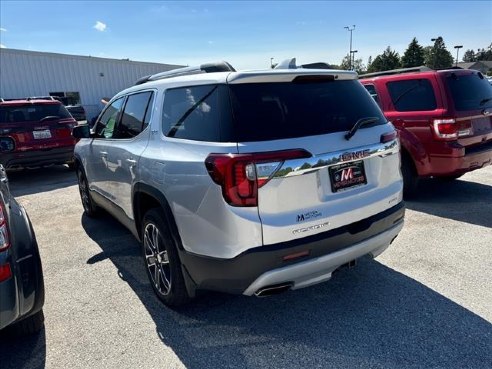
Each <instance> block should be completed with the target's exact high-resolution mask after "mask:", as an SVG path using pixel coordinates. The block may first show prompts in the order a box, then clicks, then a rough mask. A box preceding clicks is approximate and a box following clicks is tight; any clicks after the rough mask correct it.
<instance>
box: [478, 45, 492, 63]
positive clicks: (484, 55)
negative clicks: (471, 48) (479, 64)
mask: <svg viewBox="0 0 492 369" xmlns="http://www.w3.org/2000/svg"><path fill="white" fill-rule="evenodd" d="M475 56H476V58H477V60H476V61H483V60H492V44H490V45H489V47H488V48H487V50H485V49H479V50H477V53H476V54H475Z"/></svg>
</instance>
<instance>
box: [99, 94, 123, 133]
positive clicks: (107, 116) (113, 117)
mask: <svg viewBox="0 0 492 369" xmlns="http://www.w3.org/2000/svg"><path fill="white" fill-rule="evenodd" d="M123 100H124V99H123V98H122V97H121V98H119V99H118V100H115V101H113V103H112V104H111V105H109V106H108V107H107V108H106V110H104V113H103V114H102V116H101V118H100V119H99V121H98V122H97V126H96V134H97V135H98V136H100V137H104V138H112V137H113V131H114V126H115V124H116V121H117V120H118V119H119V116H120V114H119V113H120V109H121V106H122V105H123Z"/></svg>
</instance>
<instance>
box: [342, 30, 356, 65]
mask: <svg viewBox="0 0 492 369" xmlns="http://www.w3.org/2000/svg"><path fill="white" fill-rule="evenodd" d="M343 28H345V29H346V30H347V31H349V32H350V48H349V54H348V56H349V70H352V31H353V30H354V29H355V24H352V27H350V26H346V27H343Z"/></svg>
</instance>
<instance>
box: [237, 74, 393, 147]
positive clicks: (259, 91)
mask: <svg viewBox="0 0 492 369" xmlns="http://www.w3.org/2000/svg"><path fill="white" fill-rule="evenodd" d="M230 91H231V101H232V106H233V112H234V119H235V126H236V129H235V131H236V137H237V140H238V141H239V142H247V141H266V140H275V139H283V138H295V137H303V136H314V135H322V134H327V133H333V132H341V131H348V130H350V128H352V126H353V125H354V124H355V122H357V120H359V119H361V118H366V117H377V118H379V120H378V121H377V122H376V123H373V124H372V125H377V124H384V123H385V122H386V120H385V118H384V116H383V115H382V113H381V111H380V109H379V107H378V106H377V104H376V103H375V102H374V100H373V99H371V98H370V96H369V94H368V93H367V91H366V90H365V88H364V87H363V86H362V85H361V84H360V82H359V81H355V80H347V81H326V80H325V81H316V82H314V81H313V82H311V83H248V84H237V85H230Z"/></svg>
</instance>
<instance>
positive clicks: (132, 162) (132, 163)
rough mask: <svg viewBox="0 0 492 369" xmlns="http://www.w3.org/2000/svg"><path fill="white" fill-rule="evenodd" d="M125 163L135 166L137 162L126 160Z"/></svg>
mask: <svg viewBox="0 0 492 369" xmlns="http://www.w3.org/2000/svg"><path fill="white" fill-rule="evenodd" d="M126 162H127V163H129V164H131V165H135V164H137V161H136V160H134V159H126Z"/></svg>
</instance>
